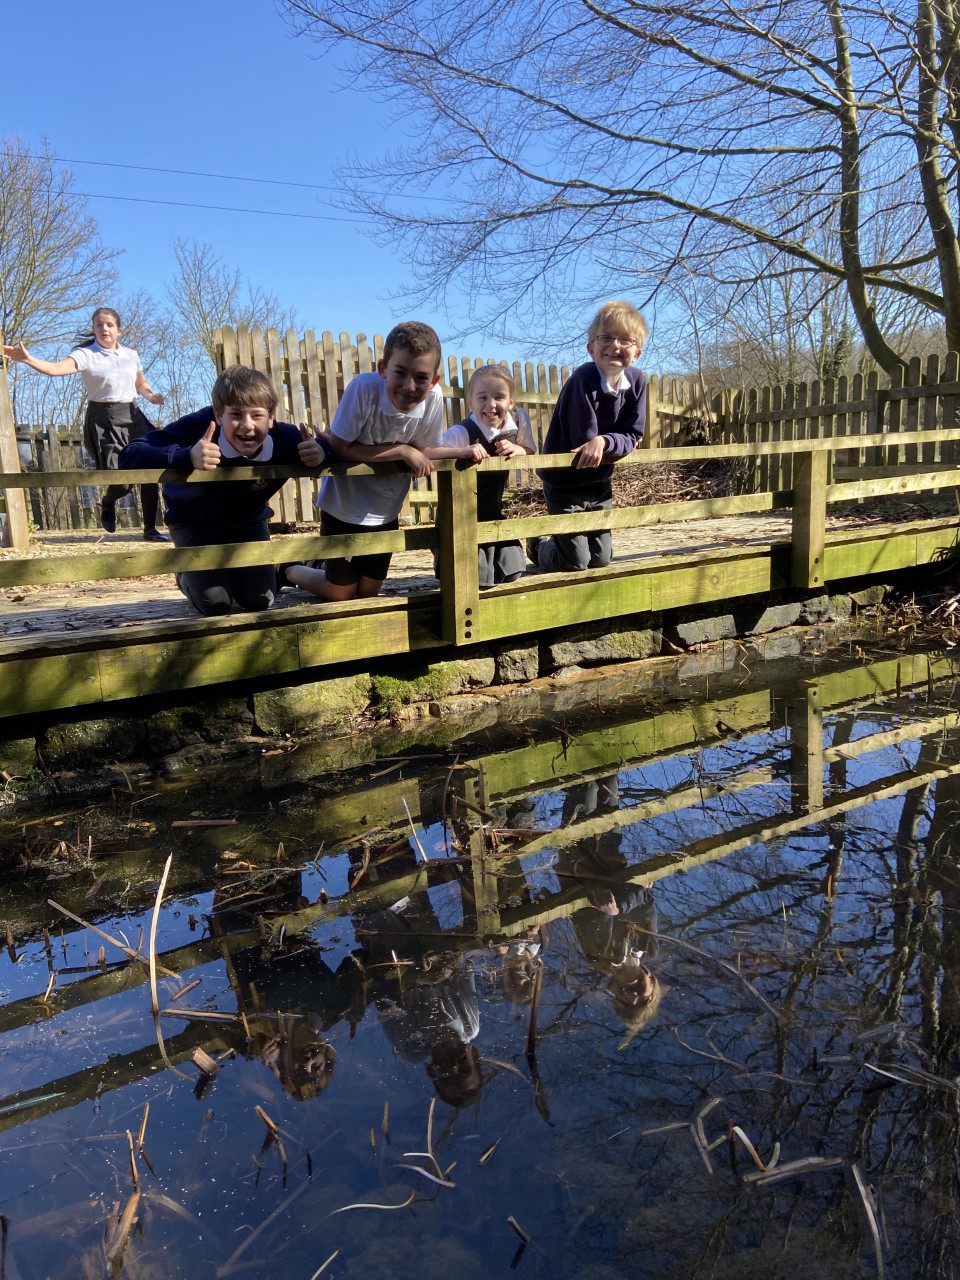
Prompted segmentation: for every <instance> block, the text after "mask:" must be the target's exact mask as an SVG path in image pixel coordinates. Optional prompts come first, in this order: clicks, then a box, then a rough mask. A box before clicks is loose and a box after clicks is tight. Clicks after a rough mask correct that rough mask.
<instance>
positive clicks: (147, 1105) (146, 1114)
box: [137, 1102, 150, 1151]
mask: <svg viewBox="0 0 960 1280" xmlns="http://www.w3.org/2000/svg"><path fill="white" fill-rule="evenodd" d="M149 1115H150V1103H149V1102H145V1103H144V1104H143V1116H142V1118H141V1120H140V1132H139V1133H138V1134H137V1150H138V1151H142V1150H143V1140H144V1138H145V1137H146V1134H147V1118H148V1117H149Z"/></svg>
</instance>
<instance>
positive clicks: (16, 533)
mask: <svg viewBox="0 0 960 1280" xmlns="http://www.w3.org/2000/svg"><path fill="white" fill-rule="evenodd" d="M2 345H3V334H0V346H2ZM19 470H20V452H19V450H18V449H17V426H16V423H15V422H14V420H13V404H12V403H11V400H10V388H9V386H8V385H7V366H6V361H5V360H4V358H3V355H2V353H0V471H8V472H11V473H12V472H14V471H19ZM4 498H5V503H6V511H7V518H6V521H5V523H4V526H3V530H2V533H3V537H2V538H0V546H4V547H16V548H17V549H18V550H23V549H24V548H26V547H27V546H29V543H30V525H29V523H28V521H27V495H26V493H25V492H24V490H23V489H7V490H5V493H4Z"/></svg>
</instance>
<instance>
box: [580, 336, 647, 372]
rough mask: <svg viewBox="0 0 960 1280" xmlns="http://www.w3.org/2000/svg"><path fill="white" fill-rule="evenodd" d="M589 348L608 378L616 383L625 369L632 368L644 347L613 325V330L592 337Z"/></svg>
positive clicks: (595, 362) (601, 370)
mask: <svg viewBox="0 0 960 1280" xmlns="http://www.w3.org/2000/svg"><path fill="white" fill-rule="evenodd" d="M587 350H588V351H589V353H590V355H591V356H592V357H593V363H594V364H595V365H596V366H597V368H598V369H599V370H600V372H601V373H602V374H603V376H604V377H605V378H606V380H607V381H608V382H609V383H611V384H614V383H617V382H619V381H620V375H621V373H623V371H624V369H629V368H630V366H631V365H632V364H633V362H634V360H636V358H637V356H639V354H640V352H641V350H642V347H641V345H640V343H638V342H637V340H636V338H633V337H631V336H630V334H629V333H625V332H624V331H623V330H622V329H615V328H614V327H613V326H611V332H609V333H607V332H604V333H598V334H597V336H596V337H595V338H592V339H591V340H590V341H589V342H588V343H587Z"/></svg>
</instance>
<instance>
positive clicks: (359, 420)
mask: <svg viewBox="0 0 960 1280" xmlns="http://www.w3.org/2000/svg"><path fill="white" fill-rule="evenodd" d="M331 430H332V432H333V434H334V435H335V436H337V438H338V439H340V440H346V441H349V442H350V443H354V442H356V443H357V444H409V445H413V446H414V448H416V449H436V448H438V447H439V445H440V436H441V433H442V431H443V396H442V395H441V394H440V388H439V387H438V386H436V387H431V388H430V390H429V391H428V392H427V396H426V398H425V399H424V400H422V401H421V402H420V404H418V405H417V407H416V408H415V409H411V410H410V412H409V413H401V412H400V410H399V409H396V408H395V407H394V405H393V402H392V401H391V399H390V397H389V396H388V395H387V384H386V382H385V381H384V379H383V378H382V377H381V376H380V374H379V373H361V374H359V375H358V376H357V377H356V378H352V379H351V380H350V382H348V383H347V386H346V390H345V391H344V393H343V399H342V400H341V401H340V405H339V407H338V409H337V412H336V413H335V414H334V417H333V425H332V427H331ZM411 479H412V477H411V475H410V473H409V472H407V473H406V474H398V475H390V476H327V477H326V479H325V480H324V481H323V484H322V485H321V486H320V498H319V500H318V502H317V506H318V507H320V509H321V510H322V511H326V512H327V514H328V515H331V516H333V517H334V518H335V519H337V520H343V521H345V522H346V523H347V524H361V525H370V526H371V527H374V528H375V527H376V526H377V525H381V524H386V523H387V521H389V520H394V519H396V517H397V516H398V515H399V514H400V508H401V507H402V506H403V500H404V498H405V497H406V496H407V490H408V489H409V488H410V481H411Z"/></svg>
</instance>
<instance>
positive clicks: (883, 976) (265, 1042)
mask: <svg viewBox="0 0 960 1280" xmlns="http://www.w3.org/2000/svg"><path fill="white" fill-rule="evenodd" d="M953 681H954V671H953V668H952V666H951V664H950V663H949V662H948V661H947V660H946V659H942V658H930V659H928V658H927V657H926V656H924V655H920V656H917V657H913V656H909V655H901V656H899V657H890V658H884V657H881V658H878V659H876V660H875V661H874V662H873V663H872V664H870V665H869V666H867V665H865V664H863V663H862V662H858V663H857V664H856V665H855V666H852V667H850V668H847V669H843V668H842V667H841V666H839V665H835V666H832V667H830V668H828V669H825V670H823V671H822V672H819V673H817V672H812V671H808V672H807V673H806V675H805V678H804V679H803V680H802V681H801V682H799V683H798V682H797V681H796V678H795V673H787V672H778V671H777V670H773V669H771V668H768V669H767V670H766V671H765V672H763V673H762V674H760V673H749V672H745V671H743V670H742V669H740V668H738V669H737V670H735V671H733V672H731V675H730V678H729V680H728V681H727V683H726V685H724V684H723V682H718V681H717V680H713V681H712V682H711V685H712V687H711V688H709V689H706V690H700V691H699V697H698V698H697V699H693V698H692V693H693V692H694V691H693V690H692V689H691V687H690V686H686V688H685V689H684V690H683V692H684V696H685V697H686V698H687V699H688V701H686V702H684V703H682V704H680V705H676V704H675V705H673V706H671V707H670V708H669V709H666V708H664V709H661V708H659V707H658V706H651V705H650V700H649V694H648V691H645V692H644V697H643V699H641V700H636V701H635V700H631V698H630V697H629V696H627V695H628V693H629V690H624V689H623V688H621V689H620V690H619V700H618V702H617V703H616V704H602V705H601V704H600V703H598V702H596V701H595V700H593V701H590V702H589V704H588V705H586V708H585V709H583V708H581V712H580V714H579V715H577V714H576V708H575V707H572V706H571V705H570V704H569V700H568V695H566V694H563V695H558V699H557V700H556V701H555V702H554V703H552V704H545V705H543V706H541V707H540V708H538V711H537V715H536V717H534V718H532V719H527V720H525V721H524V722H522V723H521V722H519V721H518V720H516V719H512V720H511V719H510V717H509V716H507V715H505V716H504V720H503V723H502V724H501V725H499V726H497V727H495V728H494V727H488V728H487V729H485V730H484V732H483V734H482V735H480V736H479V737H477V736H474V737H473V738H470V739H467V740H464V741H462V742H460V743H457V744H455V745H452V746H451V747H450V749H449V750H445V751H443V752H439V753H438V752H436V751H431V752H429V753H427V752H425V751H419V752H411V753H409V754H407V755H405V756H402V757H399V758H397V759H394V760H380V761H367V762H366V763H365V764H364V765H363V766H362V767H360V768H358V769H356V770H354V771H353V772H352V773H345V774H342V775H340V776H338V777H332V776H331V775H330V774H329V773H328V772H325V771H320V772H318V773H316V774H311V773H310V772H309V761H308V758H307V753H306V752H305V753H304V757H303V758H299V757H300V753H297V754H296V755H294V756H293V757H292V758H291V771H292V770H293V765H292V761H297V764H296V773H297V776H296V777H294V776H290V777H287V778H283V776H282V775H278V774H277V773H276V772H275V769H274V765H273V764H272V765H271V766H270V768H271V772H270V774H269V778H268V775H267V773H266V772H265V773H264V775H263V778H262V780H261V782H260V783H259V786H258V787H254V786H253V785H251V779H250V777H249V775H247V776H244V775H243V774H242V772H240V773H238V775H237V778H236V786H235V787H234V789H233V790H231V789H230V786H229V782H228V780H227V781H224V782H223V784H222V785H220V786H218V788H217V789H216V790H213V789H211V788H210V787H205V786H201V787H196V788H192V789H189V788H188V789H185V790H181V791H179V792H177V793H176V796H175V797H171V798H168V797H164V796H162V795H159V794H157V795H154V794H152V793H149V794H147V793H146V790H147V789H145V794H144V795H143V797H139V796H137V797H135V798H134V801H135V804H134V801H131V798H130V796H126V797H123V798H122V799H121V798H117V799H116V800H115V801H114V802H111V803H110V804H104V805H99V806H90V805H86V806H83V807H81V806H79V805H78V806H77V808H76V810H69V809H65V808H64V807H62V806H60V807H58V810H57V813H56V814H55V815H50V814H47V815H44V814H42V813H37V814H32V813H29V812H26V811H25V812H21V813H18V814H17V815H16V820H15V821H11V822H9V823H8V824H7V826H6V828H5V829H4V830H3V833H2V840H3V849H4V850H5V852H6V855H7V857H8V860H11V861H12V860H14V859H17V860H20V861H21V863H22V864H24V866H23V870H22V871H21V873H20V874H19V875H18V876H17V878H16V880H11V881H9V882H8V884H7V885H6V887H5V890H4V895H5V904H4V905H5V911H4V914H5V916H6V918H7V919H8V920H9V921H10V922H11V929H10V935H9V940H8V952H7V959H6V962H5V963H4V967H3V969H2V971H0V987H2V989H3V1004H2V1006H0V1035H2V1037H3V1039H2V1049H3V1052H2V1055H0V1093H2V1099H0V1134H2V1137H0V1148H2V1149H0V1155H2V1159H3V1168H4V1170H5V1177H4V1179H3V1181H2V1184H0V1213H3V1214H4V1215H6V1218H7V1219H8V1236H7V1255H6V1256H7V1259H8V1263H9V1265H10V1266H13V1265H15V1267H16V1271H14V1272H11V1274H16V1275H19V1276H21V1277H23V1280H32V1278H33V1277H38V1278H39V1277H43V1276H48V1275H67V1274H69V1275H87V1274H90V1275H94V1274H96V1275H102V1274H110V1273H111V1270H112V1272H113V1273H114V1274H126V1275H130V1276H131V1277H136V1276H144V1277H162V1276H180V1275H183V1274H186V1273H187V1272H188V1271H194V1270H197V1271H203V1270H205V1271H212V1272H213V1273H214V1274H216V1275H224V1276H225V1275H233V1274H241V1273H246V1274H253V1275H257V1274H260V1275H265V1276H266V1275H271V1276H272V1275H281V1274H283V1275H287V1274H289V1275H290V1276H292V1277H293V1276H304V1277H306V1276H311V1275H313V1274H314V1273H315V1272H316V1271H317V1269H318V1268H320V1267H321V1265H322V1264H323V1263H324V1262H325V1260H326V1259H327V1258H329V1257H330V1256H331V1255H332V1254H333V1253H334V1252H335V1251H336V1250H339V1253H338V1255H337V1257H336V1258H335V1260H334V1261H333V1262H332V1263H330V1266H329V1267H328V1268H327V1270H326V1271H324V1272H323V1274H324V1275H339V1276H359V1275H361V1274H363V1275H365V1276H369V1275H370V1274H371V1273H372V1274H374V1275H395V1276H418V1277H419V1276H424V1275H426V1276H430V1275H433V1274H437V1275H440V1274H441V1273H442V1274H444V1275H446V1274H447V1273H448V1272H449V1270H450V1269H451V1268H455V1269H456V1270H457V1272H458V1276H459V1277H472V1276H490V1275H494V1274H499V1273H501V1272H504V1271H508V1270H509V1269H510V1266H511V1263H513V1264H514V1265H515V1266H516V1269H517V1270H518V1271H526V1272H527V1273H528V1274H531V1275H543V1276H547V1275H549V1276H551V1277H557V1276H577V1277H582V1276H588V1277H598V1278H606V1277H608V1276H615V1275H616V1276H622V1275H630V1276H643V1277H646V1276H650V1277H659V1276H673V1275H684V1276H687V1275H689V1276H694V1275H711V1276H733V1275H734V1274H736V1275H737V1276H738V1277H743V1276H744V1275H757V1276H761V1275H762V1276H774V1275H786V1274H787V1273H788V1270H796V1269H797V1268H799V1267H801V1266H802V1267H803V1268H804V1269H805V1271H806V1272H807V1273H812V1274H815V1275H818V1276H826V1277H834V1276H837V1277H839V1276H858V1275H860V1274H863V1273H865V1272H867V1271H870V1270H871V1268H872V1269H873V1270H874V1271H876V1269H877V1265H878V1263H877V1259H879V1260H880V1261H881V1262H882V1265H883V1266H884V1267H885V1268H886V1269H887V1271H888V1273H889V1274H896V1275H918V1276H931V1277H933V1276H938V1277H939V1276H943V1277H946V1276H950V1275H952V1268H953V1266H954V1262H953V1259H954V1258H955V1256H956V1251H957V1246H958V1244H960V1239H958V1230H957V1223H958V1208H960V1206H958V1204H957V1165H956V1151H957V1148H958V1137H960V1115H958V1085H957V1076H958V1069H960V951H958V944H957V930H956V923H957V920H956V912H957V909H958V907H960V876H958V874H957V871H956V867H957V860H958V859H957V855H958V848H957V845H958V842H960V837H958V835H957V834H956V832H957V831H958V825H957V821H956V819H957V810H958V804H960V791H958V786H960V781H958V780H960V732H958V726H960V717H958V715H957V713H956V712H955V711H954V710H953V707H952V700H953ZM595 696H596V695H594V697H595ZM561 698H562V699H567V700H566V701H563V704H562V705H561ZM153 790H156V785H155V784H153ZM174 817H176V818H178V819H179V820H180V821H191V820H192V821H195V822H196V823H198V824H199V823H203V822H208V821H210V820H212V819H214V818H220V819H227V818H230V819H236V823H235V825H231V826H224V827H220V828H212V827H207V826H202V825H197V826H195V827H187V828H177V829H176V832H175V831H174V829H173V828H171V826H170V823H171V820H172V819H173V818H174ZM132 822H136V824H137V826H136V828H134V827H133V826H132V825H131V823H132ZM65 829H66V830H67V831H68V834H69V844H70V845H71V846H73V847H76V848H83V847H84V845H85V844H86V843H87V836H88V835H89V836H92V837H94V846H95V848H96V846H97V844H98V843H100V842H102V843H103V844H104V846H105V847H106V846H107V842H108V841H111V842H112V845H111V846H110V847H111V852H110V853H109V855H108V856H103V857H98V856H96V853H95V856H94V858H93V861H92V862H91V863H89V864H88V863H87V862H78V863H77V865H76V866H75V867H74V868H73V869H68V873H67V874H66V875H65V874H64V868H63V855H62V851H60V853H59V855H58V858H59V860H58V861H56V862H55V863H54V862H50V861H49V860H47V859H46V858H45V852H46V851H49V850H52V849H59V845H61V844H63V843H64V842H65V841H64V835H63V833H64V830H65ZM181 833H182V834H181ZM125 838H126V839H127V841H128V843H127V845H125V844H124V839H125ZM174 846H175V848H176V852H177V857H176V859H175V865H174V871H173V878H172V881H171V889H170V891H169V892H168V895H167V900H166V902H165V904H164V907H163V909H162V912H161V918H160V927H159V932H158V937H159V939H160V941H159V945H158V953H159V954H158V964H159V966H160V977H159V991H160V1003H161V1007H162V1009H163V1013H162V1016H161V1017H160V1019H159V1025H160V1033H161V1035H162V1037H163V1041H164V1046H165V1052H166V1054H167V1056H168V1058H169V1060H170V1062H171V1063H172V1064H174V1065H175V1066H177V1067H178V1068H179V1069H180V1070H182V1071H185V1072H186V1073H187V1076H188V1078H187V1079H186V1080H183V1079H181V1078H179V1077H178V1076H175V1075H173V1074H172V1073H171V1072H170V1071H168V1070H166V1069H165V1068H164V1066H163V1060H162V1058H161V1055H160V1052H159V1049H158V1046H157V1042H156V1031H155V1028H154V1024H153V1020H152V1018H151V1017H150V1014H149V984H148V975H147V972H146V967H145V966H144V965H142V964H140V963H138V962H132V963H131V962H129V961H127V960H126V959H125V958H124V957H123V955H122V954H121V953H120V951H119V950H118V949H117V947H116V946H115V945H114V944H113V943H112V942H111V941H109V939H110V938H113V939H116V940H117V942H118V943H119V942H124V943H125V945H127V946H128V947H131V948H133V949H134V950H135V949H136V948H137V946H138V945H144V944H142V943H140V942H139V941H138V939H139V936H140V932H141V930H143V936H144V937H146V936H147V934H148V933H149V926H150V907H151V900H152V896H153V892H154V891H155V882H156V879H157V876H158V871H159V867H160V865H161V864H162V861H163V858H164V857H165V856H166V853H167V852H168V851H169V850H170V848H171V847H174ZM53 877H57V878H56V879H55V880H54V879H53ZM91 889H92V890H93V891H92V892H91ZM51 897H52V898H54V899H55V900H56V901H57V902H58V903H60V905H61V907H62V908H65V909H66V910H67V911H68V912H71V913H72V914H73V915H74V916H77V917H80V918H81V919H82V920H84V921H86V922H88V925H89V927H84V926H83V925H81V924H76V923H74V922H73V921H72V920H71V918H70V917H69V916H65V915H64V914H63V913H62V912H61V911H57V910H55V909H54V908H52V907H49V906H47V905H46V900H47V899H48V898H51ZM94 927H95V928H96V929H98V930H100V931H101V932H100V933H94V932H93V928H94ZM44 929H45V930H46V932H44ZM61 935H62V936H61ZM101 947H102V948H103V953H102V954H101V951H100V948H101ZM51 976H52V978H53V982H52V985H51ZM194 984H196V985H194ZM48 986H49V989H48ZM198 1050H202V1051H203V1054H205V1055H206V1058H205V1059H204V1058H201V1059H200V1061H201V1064H202V1063H203V1062H207V1064H208V1065H207V1066H206V1067H203V1066H202V1065H201V1066H200V1067H198V1066H195V1065H193V1064H192V1063H191V1059H192V1058H193V1057H194V1055H195V1054H196V1053H197V1051H198ZM210 1064H212V1065H210ZM128 1134H129V1137H128V1136H127V1135H128ZM134 1171H136V1177H137V1179H138V1183H137V1186H136V1188H135V1187H134V1184H133V1177H134ZM134 1196H136V1197H137V1199H136V1203H135V1205H134V1209H133V1210H132V1211H131V1212H130V1215H129V1216H130V1223H128V1224H127V1225H128V1227H130V1230H129V1231H128V1232H127V1234H126V1235H125V1236H124V1238H123V1240H122V1241H121V1242H120V1244H119V1245H118V1243H117V1241H118V1233H119V1232H120V1231H121V1228H122V1227H123V1213H124V1208H125V1207H126V1206H128V1205H130V1204H131V1203H133V1197H134ZM411 1197H412V1199H411ZM358 1205H360V1206H366V1207H359V1208H358V1207H355V1206H358ZM351 1206H353V1207H351ZM371 1206H373V1207H371ZM397 1206H402V1207H399V1208H398V1207H397ZM510 1219H512V1220H513V1222H514V1223H515V1224H516V1226H517V1228H519V1230H520V1231H522V1232H523V1233H524V1234H526V1235H528V1236H529V1238H530V1239H529V1243H528V1244H527V1246H526V1248H524V1249H523V1250H522V1251H521V1252H520V1256H519V1257H518V1256H517V1249H518V1243H520V1240H521V1237H520V1235H518V1233H517V1230H515V1229H514V1228H512V1227H511V1226H510V1225H509V1220H510ZM133 1224H135V1225H133ZM238 1233H239V1234H238ZM105 1239H106V1240H107V1242H108V1246H107V1247H105V1244H104V1240H105ZM111 1249H112V1253H111ZM111 1257H112V1259H113V1260H112V1261H111Z"/></svg>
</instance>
